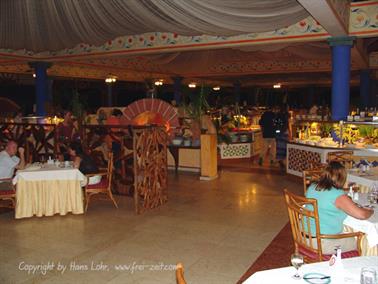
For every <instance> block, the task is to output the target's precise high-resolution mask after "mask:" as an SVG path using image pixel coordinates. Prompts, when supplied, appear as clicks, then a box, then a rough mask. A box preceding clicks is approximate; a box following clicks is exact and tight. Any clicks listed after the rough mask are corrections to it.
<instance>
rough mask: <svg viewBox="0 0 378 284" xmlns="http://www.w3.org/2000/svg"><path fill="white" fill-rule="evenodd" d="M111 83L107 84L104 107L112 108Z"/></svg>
mask: <svg viewBox="0 0 378 284" xmlns="http://www.w3.org/2000/svg"><path fill="white" fill-rule="evenodd" d="M112 87H113V86H112V83H108V93H107V97H106V105H107V106H108V107H112V106H113V90H112Z"/></svg>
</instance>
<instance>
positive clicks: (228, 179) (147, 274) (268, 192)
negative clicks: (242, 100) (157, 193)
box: [0, 171, 301, 284]
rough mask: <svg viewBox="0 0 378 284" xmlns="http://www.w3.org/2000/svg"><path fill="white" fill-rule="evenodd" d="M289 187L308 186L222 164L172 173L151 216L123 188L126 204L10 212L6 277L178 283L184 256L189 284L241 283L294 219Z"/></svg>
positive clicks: (4, 232)
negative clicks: (65, 211) (213, 169)
mask: <svg viewBox="0 0 378 284" xmlns="http://www.w3.org/2000/svg"><path fill="white" fill-rule="evenodd" d="M283 188H289V189H290V190H292V191H294V192H300V191H301V183H300V182H295V181H292V180H289V179H287V178H286V177H285V176H280V175H276V174H273V175H270V174H268V173H240V172H231V171H223V172H221V173H220V175H219V179H217V180H214V181H210V182H209V181H199V179H198V176H197V175H196V174H190V173H180V174H179V175H175V174H173V173H170V176H169V199H168V203H166V204H165V205H163V206H162V207H160V208H158V209H155V210H152V211H149V212H145V213H144V214H143V215H138V216H137V215H135V213H134V208H133V201H132V199H130V198H128V197H121V196H117V201H118V202H119V209H115V208H114V207H113V205H112V203H111V202H106V201H94V202H93V203H91V204H90V207H89V210H88V212H87V213H86V215H67V216H54V217H43V218H37V217H34V218H29V219H22V220H15V219H14V216H13V214H12V213H5V214H1V215H0V226H1V231H0V244H1V250H0V283H139V284H141V283H143V284H144V283H167V284H169V283H175V271H174V267H175V264H176V263H177V262H182V263H183V264H184V267H185V277H186V279H187V282H188V283H217V284H222V283H235V282H236V281H237V280H238V279H239V278H240V277H241V275H242V274H243V273H244V272H245V271H246V270H247V269H248V267H249V266H250V265H251V264H252V263H253V262H254V260H255V259H256V258H257V257H258V256H259V254H260V253H261V252H262V251H263V250H264V248H265V247H266V246H267V245H268V244H269V243H270V241H271V240H272V239H273V238H274V236H275V235H276V234H277V233H278V232H279V231H280V229H281V228H282V227H283V226H284V225H285V224H286V222H287V221H288V218H287V215H286V208H285V205H284V200H283V195H282V190H283ZM48 265H50V266H48ZM52 265H54V266H52ZM58 266H59V267H58ZM27 269H35V270H34V271H33V270H30V271H28V270H27Z"/></svg>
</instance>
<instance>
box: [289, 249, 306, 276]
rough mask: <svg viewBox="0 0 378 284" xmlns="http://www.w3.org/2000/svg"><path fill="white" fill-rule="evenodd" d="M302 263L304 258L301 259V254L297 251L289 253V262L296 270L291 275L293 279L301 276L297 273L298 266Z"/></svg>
mask: <svg viewBox="0 0 378 284" xmlns="http://www.w3.org/2000/svg"><path fill="white" fill-rule="evenodd" d="M303 263H304V260H303V256H302V255H301V254H299V253H293V254H292V255H291V264H292V265H293V266H294V267H295V269H296V272H295V274H294V275H293V278H294V279H297V280H299V279H301V278H302V277H301V276H300V275H299V272H298V271H299V268H300V267H301V266H302V265H303Z"/></svg>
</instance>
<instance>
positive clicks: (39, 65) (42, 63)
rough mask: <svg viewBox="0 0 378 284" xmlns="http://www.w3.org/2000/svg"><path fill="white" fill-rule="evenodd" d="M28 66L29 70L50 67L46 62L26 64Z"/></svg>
mask: <svg viewBox="0 0 378 284" xmlns="http://www.w3.org/2000/svg"><path fill="white" fill-rule="evenodd" d="M28 64H29V66H30V67H31V68H38V67H40V68H46V69H48V68H50V67H51V66H52V63H51V62H47V61H32V62H28Z"/></svg>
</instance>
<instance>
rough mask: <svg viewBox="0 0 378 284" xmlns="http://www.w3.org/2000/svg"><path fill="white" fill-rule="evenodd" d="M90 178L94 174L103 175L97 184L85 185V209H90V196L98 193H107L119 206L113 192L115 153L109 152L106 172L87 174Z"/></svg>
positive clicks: (115, 204)
mask: <svg viewBox="0 0 378 284" xmlns="http://www.w3.org/2000/svg"><path fill="white" fill-rule="evenodd" d="M86 176H87V178H88V179H89V178H90V177H93V176H101V177H102V178H101V181H100V182H99V183H97V184H91V185H88V184H87V185H86V186H85V211H87V209H88V205H89V201H90V198H91V197H92V196H93V195H96V194H102V195H106V196H107V197H108V198H109V199H110V200H111V201H113V203H114V206H115V207H116V208H118V205H117V202H116V201H115V199H114V197H113V194H112V178H113V154H112V153H110V154H109V159H108V168H107V171H106V172H99V173H94V174H88V175H86Z"/></svg>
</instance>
